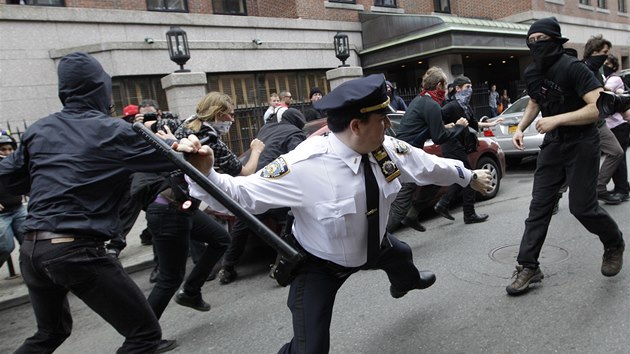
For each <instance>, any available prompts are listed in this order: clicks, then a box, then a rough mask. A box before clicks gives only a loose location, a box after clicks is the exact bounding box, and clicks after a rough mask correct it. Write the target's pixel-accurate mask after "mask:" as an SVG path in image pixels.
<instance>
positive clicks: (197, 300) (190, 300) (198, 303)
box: [175, 289, 210, 312]
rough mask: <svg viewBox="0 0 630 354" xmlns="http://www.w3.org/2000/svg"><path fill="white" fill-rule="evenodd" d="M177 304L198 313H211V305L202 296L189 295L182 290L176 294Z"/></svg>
mask: <svg viewBox="0 0 630 354" xmlns="http://www.w3.org/2000/svg"><path fill="white" fill-rule="evenodd" d="M175 302H176V303H177V304H179V305H182V306H186V307H190V308H191V309H195V310H197V311H204V312H205V311H210V304H209V303H207V302H205V301H203V298H202V297H201V294H199V295H192V296H191V295H188V294H186V292H185V291H184V290H183V289H182V290H180V291H178V292H177V294H175Z"/></svg>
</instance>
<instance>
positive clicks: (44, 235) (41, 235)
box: [24, 231, 75, 241]
mask: <svg viewBox="0 0 630 354" xmlns="http://www.w3.org/2000/svg"><path fill="white" fill-rule="evenodd" d="M56 238H68V239H70V238H71V239H74V238H75V236H74V235H68V234H58V233H55V232H50V231H33V232H28V233H26V235H24V240H25V241H44V240H52V239H56Z"/></svg>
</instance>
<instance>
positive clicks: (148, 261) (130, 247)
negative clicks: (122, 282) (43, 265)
mask: <svg viewBox="0 0 630 354" xmlns="http://www.w3.org/2000/svg"><path fill="white" fill-rule="evenodd" d="M145 226H146V219H145V218H144V213H140V216H139V217H138V220H137V221H136V224H135V225H134V226H133V228H132V229H131V232H129V235H128V238H127V247H126V248H125V249H124V250H123V251H122V253H121V254H120V258H119V259H120V262H121V263H122V265H123V267H124V268H125V270H126V271H127V273H133V272H136V271H138V270H143V269H146V268H149V267H152V266H153V248H152V247H151V246H143V245H142V244H140V233H141V232H142V230H143V229H144V228H145ZM18 255H19V248H18V246H17V245H16V248H15V250H13V253H12V254H11V259H12V260H13V266H14V267H15V271H16V273H18V274H19V273H20V264H19V261H18ZM27 302H29V298H28V290H27V289H26V285H25V284H24V280H23V279H22V277H21V276H18V277H16V278H13V279H9V267H8V266H7V265H6V264H4V265H3V266H2V268H0V311H1V310H4V309H7V308H10V307H13V306H18V305H21V304H25V303H27Z"/></svg>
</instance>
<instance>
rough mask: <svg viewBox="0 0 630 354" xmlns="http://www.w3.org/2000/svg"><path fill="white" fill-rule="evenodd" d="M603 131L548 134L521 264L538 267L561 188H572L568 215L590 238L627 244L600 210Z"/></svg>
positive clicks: (588, 129)
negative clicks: (600, 144)
mask: <svg viewBox="0 0 630 354" xmlns="http://www.w3.org/2000/svg"><path fill="white" fill-rule="evenodd" d="M599 157H600V151H599V132H598V131H597V128H596V127H595V126H592V127H583V128H582V130H577V129H574V130H572V131H571V132H570V133H562V132H560V131H558V130H557V129H556V130H554V131H551V132H549V133H547V134H546V135H545V139H544V141H543V144H542V145H541V146H540V153H539V154H538V160H537V163H536V172H534V185H533V188H532V201H531V203H530V205H529V216H528V217H527V219H526V220H525V232H524V233H523V238H522V240H521V247H520V250H519V253H518V258H517V261H518V263H519V264H520V265H523V266H528V267H537V266H538V265H539V263H538V257H539V256H540V250H541V249H542V246H543V243H544V242H545V238H546V237H547V229H548V228H549V222H550V221H551V216H552V211H553V207H554V205H555V203H556V201H557V199H558V191H559V190H560V187H562V185H563V184H564V182H565V181H566V183H567V184H568V186H569V211H570V212H571V214H573V216H575V217H576V218H577V219H578V221H579V222H580V223H581V224H582V225H584V227H585V228H586V229H587V230H588V231H589V232H591V233H594V234H596V235H597V236H599V239H600V241H601V242H602V243H603V244H604V247H616V246H619V245H620V244H621V243H622V242H623V237H622V234H621V231H620V230H619V227H618V226H617V223H616V222H615V221H614V220H613V219H612V218H611V217H610V215H608V213H607V212H606V211H605V210H604V209H603V208H602V207H600V206H599V202H598V201H597V191H596V187H597V175H598V174H599Z"/></svg>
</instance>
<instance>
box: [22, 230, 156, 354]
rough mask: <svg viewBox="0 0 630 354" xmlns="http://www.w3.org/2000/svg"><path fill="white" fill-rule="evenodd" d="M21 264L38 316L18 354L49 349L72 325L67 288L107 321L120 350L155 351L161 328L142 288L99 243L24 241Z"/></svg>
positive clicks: (55, 344)
mask: <svg viewBox="0 0 630 354" xmlns="http://www.w3.org/2000/svg"><path fill="white" fill-rule="evenodd" d="M20 269H21V270H22V277H23V278H24V281H25V282H26V285H27V287H28V292H29V296H30V299H31V304H32V306H33V311H34V312H35V318H36V319H37V332H35V334H34V335H33V336H32V337H30V338H28V339H26V341H24V344H22V346H21V347H20V348H18V350H17V351H16V353H38V354H40V353H52V352H53V351H54V350H55V349H56V348H57V347H58V346H60V345H61V343H63V342H64V340H65V339H66V338H68V336H70V332H71V330H72V315H71V314H70V307H69V305H68V298H67V294H68V292H69V291H70V292H72V293H73V294H74V295H76V296H77V297H78V298H79V299H81V300H82V301H83V302H85V304H86V305H88V306H89V307H90V308H91V309H92V310H94V311H95V312H96V313H98V314H99V315H100V316H101V317H102V318H103V319H104V320H105V321H107V322H108V323H109V324H111V325H112V326H113V327H114V328H115V329H116V330H117V331H118V332H119V333H120V334H122V335H123V336H124V337H125V341H124V343H123V345H122V347H121V348H120V349H118V353H153V352H155V350H156V348H157V346H158V344H159V342H160V339H161V337H162V331H161V329H160V324H159V323H158V320H157V318H156V317H155V315H154V314H153V311H152V310H151V308H150V307H149V304H148V303H147V300H146V299H145V298H144V295H143V294H142V291H141V290H140V289H139V288H138V286H137V285H136V284H135V283H134V282H133V280H131V278H129V276H128V275H127V273H125V271H124V270H123V268H122V266H121V265H120V262H118V260H116V259H114V258H112V257H110V256H107V255H106V253H105V248H104V247H103V243H102V242H100V243H99V242H97V241H94V240H92V239H88V238H75V240H74V241H73V242H67V243H53V241H51V240H45V241H24V243H23V244H22V247H21V249H20Z"/></svg>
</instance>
